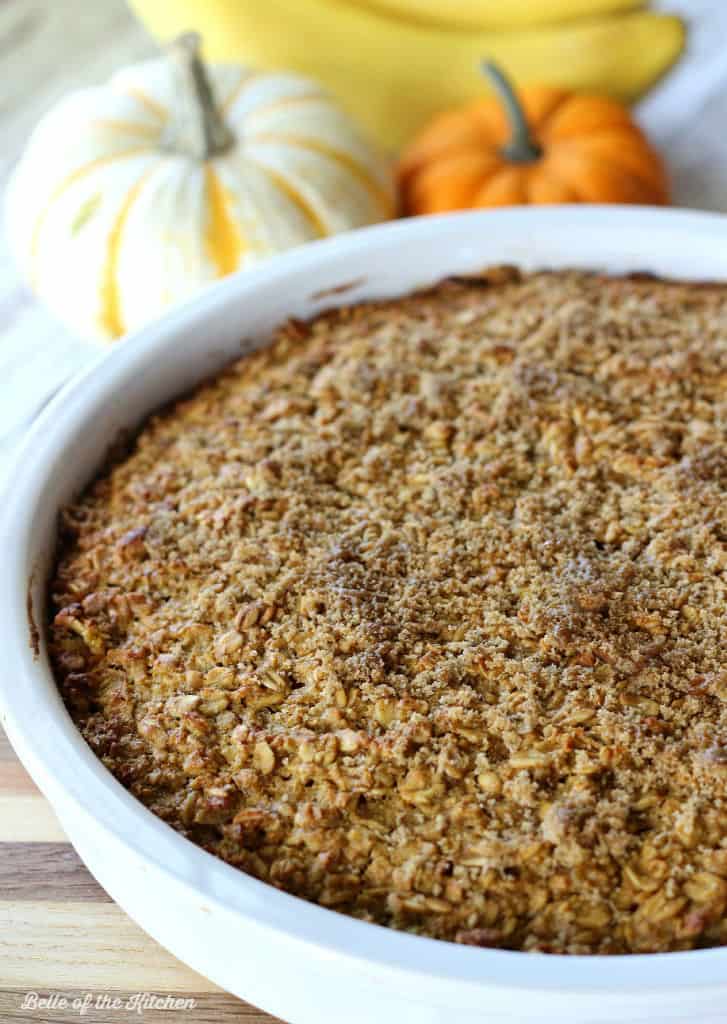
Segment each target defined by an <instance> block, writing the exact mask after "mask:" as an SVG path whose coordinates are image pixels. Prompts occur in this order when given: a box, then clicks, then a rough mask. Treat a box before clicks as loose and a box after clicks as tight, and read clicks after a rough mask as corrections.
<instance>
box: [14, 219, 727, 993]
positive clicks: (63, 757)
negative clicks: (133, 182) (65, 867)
mask: <svg viewBox="0 0 727 1024" xmlns="http://www.w3.org/2000/svg"><path fill="white" fill-rule="evenodd" d="M512 228H515V229H517V231H518V232H519V233H521V234H523V235H524V234H525V233H532V235H531V237H532V239H533V240H534V241H533V246H532V252H530V256H531V257H532V258H533V262H534V265H536V266H537V265H540V266H547V265H548V262H549V258H548V255H547V253H550V254H551V255H550V262H551V263H552V262H553V261H554V257H553V256H552V253H553V250H554V248H555V243H553V242H552V241H551V242H549V243H548V244H547V246H545V249H544V250H543V255H542V257H541V258H540V261H539V260H538V244H537V238H538V237H542V236H543V235H545V234H546V233H548V232H554V231H555V232H558V231H560V232H562V231H573V230H575V231H577V232H580V233H587V232H592V233H594V237H595V235H596V233H597V232H608V233H609V235H611V236H613V233H614V232H617V233H618V232H623V233H624V237H626V236H627V235H628V234H629V233H630V234H633V232H634V230H635V229H638V230H639V231H643V232H645V233H646V237H648V239H649V244H650V245H652V246H653V247H654V255H655V259H654V261H653V264H652V265H650V266H648V267H646V268H644V267H641V266H638V265H634V266H633V268H632V269H633V270H642V269H645V270H647V271H649V270H653V271H654V272H656V273H663V274H667V275H668V274H669V273H671V274H672V275H673V276H676V275H679V276H685V277H689V276H690V274H689V271H688V266H689V260H688V257H687V253H688V251H689V249H691V250H692V251H694V249H695V247H700V246H705V247H707V249H708V248H709V247H710V246H711V247H712V248H715V247H716V246H717V245H718V244H719V245H721V246H723V247H724V248H725V249H726V250H727V217H723V216H720V215H718V214H704V213H695V212H690V211H678V210H661V209H654V208H646V207H588V208H584V207H575V206H568V207H546V208H540V209H532V208H530V209H527V210H526V209H522V208H512V209H508V210H498V211H487V212H482V213H464V214H453V215H445V216H441V217H427V218H418V219H413V220H410V221H398V222H393V223H390V224H385V225H380V226H376V227H374V228H366V229H363V230H361V231H356V232H352V233H349V234H346V235H343V236H339V237H336V238H333V239H327V240H324V241H320V242H314V243H310V244H309V245H307V246H305V247H304V248H302V249H298V250H295V251H292V252H290V253H286V254H284V255H282V256H279V257H275V258H274V259H272V260H270V261H268V262H267V263H266V264H264V265H262V266H261V267H259V268H257V269H254V270H252V271H246V272H244V273H243V274H236V275H232V276H231V277H229V278H226V279H224V280H223V281H220V282H219V283H217V284H215V285H212V286H211V287H209V288H207V289H206V290H205V291H203V292H202V293H201V294H199V295H198V296H196V297H195V298H193V299H192V300H190V301H189V302H187V303H185V304H184V305H183V306H180V307H178V308H177V309H175V310H174V311H172V312H171V313H168V314H167V315H165V316H164V317H162V318H161V319H159V320H157V321H155V322H154V323H153V324H151V325H149V326H147V327H145V328H144V329H142V330H141V331H139V332H138V333H137V334H136V335H135V337H133V338H129V339H127V340H126V341H124V343H123V344H122V345H120V346H118V347H116V348H114V349H112V350H111V351H110V352H109V353H108V354H107V355H105V357H104V358H103V359H102V360H99V361H96V362H95V363H94V364H93V365H91V366H90V367H89V368H88V369H87V370H86V371H84V372H83V373H82V374H81V375H80V376H77V377H75V378H74V379H73V380H72V381H71V382H69V383H68V384H67V385H66V386H65V387H64V388H63V389H62V390H61V391H60V392H59V393H58V395H57V396H56V397H55V398H54V399H53V400H52V401H51V402H50V403H49V405H48V406H47V408H46V409H45V410H44V412H43V413H42V414H41V415H40V417H39V419H38V420H37V421H36V423H35V424H34V426H33V427H32V429H31V431H30V432H29V435H28V437H27V438H26V441H25V443H24V444H23V446H22V448H21V451H20V454H19V455H18V458H17V460H16V462H15V465H14V469H13V472H12V476H11V480H10V481H9V484H8V486H7V488H6V493H5V495H4V500H3V501H2V507H0V538H1V539H2V547H3V566H2V572H0V649H1V650H2V652H3V657H4V659H5V671H4V673H3V675H2V677H0V698H1V701H2V712H3V713H2V720H3V724H5V725H6V728H7V730H8V733H9V734H10V737H11V739H12V740H13V742H14V743H15V744H16V746H17V747H18V750H19V751H20V753H21V755H22V757H23V760H24V762H25V763H26V765H27V767H28V768H29V770H30V771H31V774H33V775H34V777H35V778H36V781H37V782H38V783H39V785H40V786H41V788H42V789H43V790H44V792H46V795H48V796H49V798H50V799H51V802H54V799H55V800H58V802H61V800H65V801H69V802H70V803H71V804H72V805H73V807H74V809H75V810H76V811H78V812H80V813H81V815H82V816H83V817H86V818H88V819H93V822H94V825H95V826H96V827H98V828H99V829H101V830H102V831H103V832H104V833H106V834H107V835H108V836H110V837H111V838H113V839H114V840H116V841H117V842H118V843H120V844H121V845H122V846H124V847H126V848H127V849H128V850H129V851H130V852H133V853H134V854H136V855H137V856H138V857H139V858H141V860H142V861H146V862H149V863H151V864H153V865H155V867H156V868H157V869H159V870H161V871H163V872H164V873H165V874H167V875H169V876H170V877H172V878H173V879H174V880H175V881H176V882H177V883H179V884H181V885H182V886H184V887H186V888H187V889H188V890H190V891H191V893H192V894H193V895H194V896H195V897H196V898H197V899H198V900H199V898H200V897H202V899H203V901H204V903H206V904H208V905H217V906H218V907H219V908H220V909H224V910H226V911H228V912H229V911H231V910H232V911H233V912H236V913H238V914H240V915H242V916H243V917H248V918H254V920H255V921H256V922H257V923H259V924H262V925H264V926H267V927H268V928H270V929H272V930H273V931H276V932H278V933H280V934H281V936H282V935H285V936H286V937H288V938H293V939H297V940H299V941H300V942H301V943H303V944H304V946H306V947H308V948H309V949H311V950H313V948H315V949H316V950H317V951H318V952H319V954H321V955H322V956H324V957H327V958H331V957H332V958H335V959H337V960H339V961H340V959H341V958H345V959H346V961H347V962H348V963H349V965H350V966H353V967H356V968H359V969H361V970H362V971H364V972H365V973H367V974H369V975H370V974H371V972H372V970H376V971H377V972H384V973H386V974H387V975H388V976H389V977H390V978H394V980H396V978H397V977H398V978H400V979H401V980H402V981H403V980H404V978H407V979H408V980H409V981H412V980H417V983H418V984H423V983H425V982H431V981H433V980H436V981H437V982H438V983H440V984H441V983H455V984H456V985H457V986H458V987H459V988H460V992H461V993H462V992H464V991H466V990H470V991H472V990H477V991H478V992H480V993H481V992H482V990H483V988H488V989H492V988H512V987H517V988H519V989H521V990H522V991H524V992H530V993H531V994H532V993H535V992H541V993H543V995H546V994H556V993H558V994H563V993H565V992H568V993H572V994H573V995H574V996H583V995H587V994H591V995H592V994H594V993H597V992H603V993H604V994H605V993H607V992H608V993H610V994H613V993H614V990H618V991H619V992H620V994H621V995H623V996H628V995H629V994H632V993H633V994H638V995H639V996H647V995H648V994H649V992H654V994H656V993H659V994H660V995H661V996H662V997H663V996H664V994H665V990H666V991H668V992H669V993H671V994H673V995H674V996H676V995H677V993H678V992H680V991H681V992H683V993H687V992H692V993H694V992H697V991H698V992H700V993H701V992H703V991H704V990H705V989H709V990H710V991H712V990H714V992H715V993H716V992H717V991H718V990H719V991H720V992H721V991H725V992H727V947H722V948H719V947H718V948H712V949H704V950H693V951H686V952H675V953H656V954H629V955H619V956H598V955H582V956H581V955H563V954H549V955H547V956H542V955H541V956H538V955H533V954H529V955H528V954H524V953H523V952H520V951H508V950H496V949H475V948H472V947H467V946H462V945H457V944H455V943H450V942H445V941H442V940H438V939H432V938H427V937H422V936H415V935H411V934H408V933H405V932H400V931H396V930H394V929H390V928H387V927H383V926H380V925H376V924H369V923H367V922H362V921H358V920H356V919H354V918H350V917H347V916H346V915H343V914H340V913H337V912H335V911H332V910H328V909H325V908H322V907H320V906H317V905H315V904H312V903H309V902H307V901H305V900H302V899H300V898H298V897H295V896H292V895H289V894H288V893H285V892H282V891H279V890H277V889H275V888H274V887H273V886H271V885H268V884H266V883H263V882H260V881H258V880H256V879H254V878H251V877H250V876H248V875H246V874H244V873H243V872H241V871H239V870H238V869H235V868H233V867H231V866H230V865H228V864H226V863H224V862H223V861H221V860H219V859H218V858H216V857H214V856H213V855H212V854H209V853H207V852H205V851H204V850H202V849H200V848H199V847H197V846H195V845H194V844H193V843H192V842H190V841H189V840H187V839H185V838H183V837H182V836H180V835H179V834H178V833H176V832H175V831H174V830H173V829H172V828H171V827H170V826H168V825H167V824H165V823H164V822H163V821H161V820H160V819H159V818H157V817H156V816H155V815H154V814H153V813H152V812H151V811H149V810H147V808H146V807H144V806H143V805H142V804H141V803H140V802H139V801H138V800H136V799H135V798H134V797H132V796H131V795H130V794H129V793H128V792H127V791H126V790H125V789H124V788H123V786H122V785H121V784H120V783H119V782H118V781H117V780H116V779H115V778H114V777H113V776H112V775H111V773H110V772H109V771H108V770H107V769H106V768H105V767H104V765H103V764H102V763H101V761H100V760H99V759H98V758H97V757H96V756H95V755H94V754H93V752H92V751H91V749H90V748H89V747H88V746H87V744H86V743H85V741H84V739H83V738H82V736H81V734H80V732H78V730H77V729H76V727H75V726H74V725H73V723H72V721H71V719H70V716H69V715H68V713H67V712H66V710H65V708H64V706H63V704H62V702H61V700H60V697H59V696H58V694H57V691H55V694H54V696H52V697H51V699H48V685H49V683H50V685H51V686H53V687H54V686H55V684H54V683H53V680H52V675H51V673H50V668H49V665H48V662H47V659H46V657H45V654H44V647H43V638H42V637H41V638H40V643H41V654H40V656H39V655H38V653H37V650H36V651H33V649H32V647H33V644H32V643H31V642H29V630H31V633H32V622H31V623H30V624H29V619H28V587H29V578H28V571H27V570H28V566H29V565H30V564H31V561H32V557H33V552H34V551H35V550H36V549H35V546H34V541H33V530H32V524H33V520H34V518H35V517H34V515H33V514H32V512H33V509H34V508H37V507H38V505H39V502H41V501H42V500H43V490H44V485H45V484H46V482H47V479H48V474H49V471H50V467H51V463H52V462H53V460H54V459H55V460H57V459H58V456H59V454H60V453H64V443H65V442H66V441H67V440H68V438H69V437H70V436H71V435H72V433H73V432H74V431H75V430H77V429H78V426H79V424H82V423H83V422H84V421H85V420H86V419H88V418H89V417H91V416H92V415H93V413H94V411H98V408H99V405H100V402H102V401H103V398H104V395H106V394H107V393H108V392H109V389H110V388H111V387H112V386H113V382H114V381H115V380H117V379H118V378H119V377H122V376H124V377H128V375H129V374H130V373H143V370H144V366H145V365H146V364H148V363H149V362H150V361H152V360H153V358H154V354H155V351H156V350H157V349H158V348H159V347H160V346H162V345H163V343H164V342H165V341H167V342H168V341H169V339H170V338H171V337H173V336H174V335H175V333H178V332H179V331H180V330H181V329H182V328H183V327H185V326H187V327H188V326H189V323H190V321H194V322H198V323H200V324H201V323H202V322H204V320H205V319H206V318H207V317H209V316H210V315H211V314H213V313H214V311H215V310H218V309H220V307H221V306H223V305H224V304H225V303H227V302H230V301H231V300H232V299H234V300H235V301H243V300H244V299H249V300H250V301H254V295H255V291H256V289H257V288H258V287H259V286H260V285H261V284H262V283H263V282H265V283H267V284H268V285H269V284H270V283H271V282H279V283H280V285H281V287H283V286H284V282H285V279H286V277H287V276H288V275H289V274H290V273H291V272H293V271H295V272H300V271H301V270H305V269H306V268H309V269H310V270H311V271H312V270H313V269H315V268H316V267H318V266H319V265H320V264H321V263H322V262H323V263H326V262H327V263H329V264H334V263H335V265H336V266H338V265H339V264H340V270H341V275H342V279H343V280H345V274H346V272H345V261H346V259H347V258H349V257H350V256H351V255H352V254H360V253H361V252H362V251H364V250H365V251H366V252H367V253H369V254H371V253H373V254H375V253H376V252H377V251H378V252H380V254H381V258H382V259H386V258H387V256H388V255H389V254H391V253H392V252H394V253H396V252H398V253H399V256H400V257H401V255H402V248H403V249H405V248H406V246H408V245H411V244H414V245H416V244H417V242H420V243H424V242H427V243H429V244H431V243H432V240H433V239H435V238H436V239H437V240H441V243H442V244H446V243H447V241H448V240H452V239H459V241H460V243H461V242H462V240H463V237H464V235H465V234H466V232H467V231H477V230H488V231H489V230H495V231H498V232H501V233H503V232H505V233H506V232H507V231H508V230H509V229H512ZM675 245H677V246H679V247H680V256H679V258H678V259H676V260H674V259H667V258H666V257H662V255H661V254H662V253H663V252H664V251H665V250H667V249H669V247H671V250H672V251H673V249H674V246H675ZM682 247H683V248H682ZM715 251H716V248H715ZM599 258H603V253H602V252H601V251H600V250H599V245H598V243H596V242H594V251H593V265H594V267H597V266H598V264H599ZM715 259H716V257H715ZM665 261H666V262H667V263H675V264H676V266H677V269H676V270H672V271H669V270H667V269H662V264H663V263H664V262H665ZM524 262H525V260H524ZM641 262H643V260H642V261H641ZM650 262H651V261H650ZM697 262H699V261H697ZM722 262H723V266H722V268H721V269H718V270H717V271H716V272H715V279H720V280H721V279H725V280H727V255H726V256H725V258H724V259H723V261H722ZM637 263H638V261H637ZM624 272H626V270H624ZM706 276H707V275H705V274H701V275H699V277H701V278H702V279H703V278H704V277H706ZM282 308H283V311H284V309H285V306H284V303H283V305H282ZM31 639H32V637H31ZM37 640H38V637H37V636H36V637H35V641H36V643H35V646H36V648H37ZM44 691H45V692H44Z"/></svg>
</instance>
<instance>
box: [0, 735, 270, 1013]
mask: <svg viewBox="0 0 727 1024" xmlns="http://www.w3.org/2000/svg"><path fill="white" fill-rule="evenodd" d="M33 992H35V993H37V994H38V995H39V996H41V997H43V996H44V997H48V996H49V995H51V994H52V995H53V996H54V997H55V999H56V1005H55V1006H53V1007H52V1008H50V1009H48V1010H42V1009H40V1008H37V1007H36V1008H33V1007H32V1005H27V1003H28V998H27V997H28V993H33ZM147 992H148V993H152V994H155V995H158V996H162V997H164V996H167V995H172V996H173V997H174V998H180V999H185V1000H190V999H191V1000H193V1001H194V1006H193V1007H192V1008H190V1009H186V1010H184V1011H181V1010H180V1011H179V1012H177V1013H170V1012H169V1011H163V1010H154V1009H149V1010H147V1011H145V1012H142V1013H141V1014H137V1013H133V1012H131V1011H122V1010H120V1009H119V1010H113V1009H110V1010H109V1009H95V1008H94V1007H95V1003H96V1001H97V999H98V998H99V997H101V999H102V1000H103V998H104V997H105V996H108V997H109V998H112V999H113V998H121V1000H122V1001H123V1003H124V1004H125V1003H127V1002H128V1000H129V999H130V998H132V997H133V996H134V995H136V994H137V993H147ZM87 993H90V998H91V1000H92V1003H91V1005H90V1007H89V1008H88V1010H87V1011H86V1013H85V1014H84V1016H83V1017H82V1018H81V1017H80V1016H79V1010H78V1008H74V1006H73V1000H74V999H83V998H84V997H86V998H87V999H88V996H86V994H87ZM60 998H65V999H67V1000H68V1004H69V1005H68V1007H67V1008H66V1009H65V1010H64V1009H62V1008H61V1007H60V1006H59V1005H58V1000H59V999H60ZM24 1002H25V1003H26V1008H25V1009H24V1008H23V1004H24ZM107 1005H108V1004H107ZM81 1019H83V1020H86V1021H89V1024H113V1022H114V1021H116V1020H118V1021H119V1022H120V1021H122V1020H129V1019H133V1020H134V1021H138V1022H140V1024H151V1022H154V1021H156V1022H159V1021H161V1020H166V1021H169V1022H172V1024H226V1022H228V1021H241V1022H245V1024H274V1018H273V1017H269V1016H268V1015H267V1014H265V1013H261V1012H260V1011H259V1010H256V1009H254V1007H252V1006H249V1005H248V1004H246V1003H243V1002H241V1001H240V1000H239V999H235V998H234V996H231V995H228V994H227V993H225V992H222V991H221V990H220V989H218V988H217V987H216V986H215V985H213V984H212V982H210V981H207V979H206V978H203V977H201V976H200V975H199V974H196V973H195V972H194V971H192V970H190V968H188V967H186V966H185V965H184V964H182V963H180V961H179V960H177V959H175V957H173V956H172V955H171V953H167V952H166V950H164V949H162V948H161V946H159V945H157V943H156V942H154V940H153V939H151V938H149V936H148V935H147V934H146V933H145V932H144V931H142V930H141V928H139V927H138V926H137V925H136V924H134V922H133V921H131V920H130V919H129V918H128V917H127V916H126V914H125V913H124V912H123V910H121V909H120V907H118V906H117V905H116V904H115V903H113V902H112V901H111V898H110V897H109V896H108V895H107V894H106V893H105V892H104V890H103V889H102V888H101V886H100V885H99V884H98V882H96V881H95V880H94V879H93V877H92V876H91V875H90V874H89V872H88V871H87V870H86V868H85V867H84V865H83V864H82V862H81V861H80V859H79V858H78V856H77V854H76V852H75V850H74V849H73V847H72V846H71V844H70V843H69V842H68V840H67V839H66V837H65V835H64V834H63V831H62V829H61V827H60V825H59V823H58V820H57V819H56V817H55V815H54V814H53V811H52V810H51V808H50V806H49V805H48V804H47V803H46V801H45V799H44V798H43V797H42V796H41V794H40V793H39V792H38V790H37V789H36V787H35V785H34V783H33V781H32V779H31V778H30V776H29V775H28V774H27V773H26V772H25V770H24V769H23V767H22V765H21V764H20V762H19V761H18V760H17V758H16V757H15V754H14V753H13V750H12V748H11V746H10V744H9V742H8V740H7V739H6V737H5V735H4V734H3V733H2V731H1V730H0V1021H1V1022H2V1024H11V1022H13V1024H14V1022H16V1021H34V1022H36V1024H46V1022H47V1024H51V1022H52V1024H68V1022H71V1021H75V1022H77V1021H79V1020H81Z"/></svg>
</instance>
